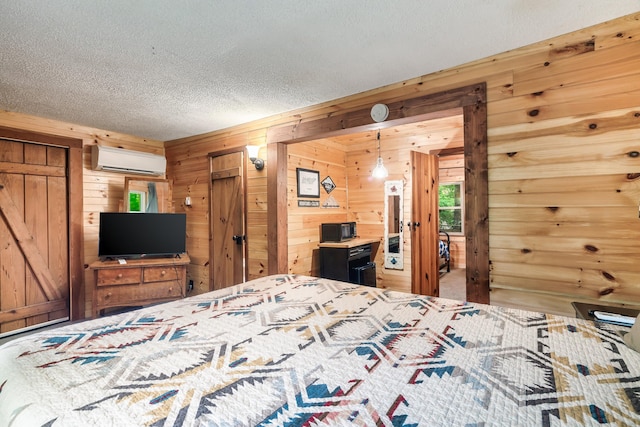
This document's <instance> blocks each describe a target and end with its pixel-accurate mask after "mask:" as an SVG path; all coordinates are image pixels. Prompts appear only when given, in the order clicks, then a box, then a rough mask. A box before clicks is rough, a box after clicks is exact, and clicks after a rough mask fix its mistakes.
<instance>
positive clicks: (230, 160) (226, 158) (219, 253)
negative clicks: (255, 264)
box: [209, 152, 246, 290]
mask: <svg viewBox="0 0 640 427" xmlns="http://www.w3.org/2000/svg"><path fill="white" fill-rule="evenodd" d="M243 164H244V157H243V153H242V152H236V153H231V154H225V155H221V156H216V157H212V158H211V210H210V211H211V257H212V260H211V265H212V271H211V281H210V283H209V288H210V289H211V290H214V289H221V288H225V287H227V286H231V285H235V284H237V283H242V282H243V281H244V278H245V274H244V272H245V262H244V260H245V253H246V237H245V236H246V233H245V220H244V179H243Z"/></svg>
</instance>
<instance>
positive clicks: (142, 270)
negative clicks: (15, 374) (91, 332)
mask: <svg viewBox="0 0 640 427" xmlns="http://www.w3.org/2000/svg"><path fill="white" fill-rule="evenodd" d="M189 262H190V259H189V256H188V255H187V254H182V256H181V257H179V258H166V257H165V258H142V259H128V260H127V262H126V264H120V263H119V262H118V261H117V260H103V261H102V260H99V261H95V262H93V263H92V264H91V265H90V266H89V268H91V269H92V270H93V271H94V279H95V281H94V286H93V307H92V308H93V317H99V316H100V314H101V313H102V312H103V310H104V309H105V308H114V307H132V306H142V305H148V304H155V303H158V302H163V301H171V300H174V299H179V298H184V297H185V296H186V289H187V286H186V282H187V265H188V264H189Z"/></svg>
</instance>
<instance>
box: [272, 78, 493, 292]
mask: <svg viewBox="0 0 640 427" xmlns="http://www.w3.org/2000/svg"><path fill="white" fill-rule="evenodd" d="M380 98H382V99H381V100H380V101H383V102H384V95H383V94H381V95H380ZM395 99H397V97H395ZM387 106H388V107H389V111H390V113H389V117H388V119H387V121H385V122H383V123H371V118H370V117H369V110H370V106H367V107H364V108H362V109H360V110H357V111H348V112H344V113H341V114H338V113H333V114H330V115H328V117H324V118H320V119H316V120H308V121H299V122H296V123H295V124H290V125H284V126H278V127H274V128H270V129H268V131H267V143H268V147H269V156H268V157H269V161H270V163H272V164H274V163H275V164H277V165H278V167H279V168H281V169H280V170H278V171H276V170H274V171H273V173H272V171H271V170H269V174H268V182H267V186H268V189H269V194H272V195H274V197H270V199H269V201H268V214H269V215H268V227H269V230H272V233H273V236H274V237H276V238H274V239H269V242H268V244H269V248H268V250H269V254H270V263H269V272H270V273H278V272H282V273H284V272H286V262H282V261H283V260H285V261H286V254H287V245H288V235H287V229H286V228H287V222H286V203H287V199H286V192H281V191H278V189H279V188H280V187H282V183H283V182H286V145H287V144H290V143H296V142H302V141H309V140H314V139H321V138H327V137H332V136H337V135H346V134H350V133H357V132H362V131H370V130H373V129H378V128H380V127H381V126H383V127H385V128H390V127H393V126H397V125H399V124H406V123H416V122H420V121H424V120H428V119H431V118H437V117H444V116H448V115H451V114H452V112H451V111H452V110H455V109H462V113H463V121H464V154H465V160H464V163H465V168H464V169H465V183H466V185H465V219H464V222H465V230H466V233H465V248H466V267H467V268H466V287H467V292H466V294H467V300H468V301H472V302H481V303H489V230H488V174H487V169H488V168H487V126H486V122H487V111H486V84H485V83H479V84H476V85H470V86H465V87H462V88H458V89H451V90H448V91H445V92H440V93H434V94H429V95H422V96H419V97H415V98H410V99H405V100H401V101H394V102H389V103H388V104H387ZM345 124H348V126H345ZM319 129H321V130H319ZM283 164H284V165H285V166H284V170H282V168H283V166H282V165H283ZM276 172H277V173H276ZM283 177H284V178H283ZM283 214H284V215H283ZM272 258H273V259H277V260H278V263H274V264H272V263H271V259H272ZM283 267H284V268H283Z"/></svg>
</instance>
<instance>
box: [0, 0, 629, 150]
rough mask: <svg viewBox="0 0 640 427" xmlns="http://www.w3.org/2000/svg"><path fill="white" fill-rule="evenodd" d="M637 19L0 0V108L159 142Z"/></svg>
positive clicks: (140, 0)
mask: <svg viewBox="0 0 640 427" xmlns="http://www.w3.org/2000/svg"><path fill="white" fill-rule="evenodd" d="M638 10H640V2H639V1H638V0H579V1H578V0H574V1H569V0H564V1H558V0H538V1H525V0H483V1H478V0H429V1H427V0H395V1H390V0H323V1H320V0H297V1H295V0H224V1H222V0H218V1H213V0H184V1H176V0H135V1H134V0H109V1H101V0H47V1H41V0H15V1H8V0H5V1H1V2H0V109H3V110H8V111H15V112H20V113H26V114H31V115H36V116H40V117H46V118H52V119H57V120H62V121H66V122H70V123H74V124H79V125H85V126H91V127H96V128H100V129H106V130H110V131H117V132H123V133H128V134H132V135H136V136H141V137H146V138H152V139H158V140H170V139H175V138H180V137H185V136H191V135H195V134H200V133H205V132H210V131H213V130H218V129H223V128H226V127H229V126H233V125H236V124H240V123H245V122H248V121H252V120H256V119H259V118H263V117H267V116H272V115H275V114H278V113H282V112H287V111H291V110H294V109H298V108H302V107H306V106H310V105H314V104H318V103H321V102H325V101H329V100H332V99H336V98H340V97H343V96H347V95H351V94H354V93H358V92H362V91H366V90H369V89H373V88H377V87H380V86H384V85H387V84H391V83H396V82H399V81H402V80H406V79H410V78H413V77H418V76H420V75H424V74H428V73H431V72H434V71H438V70H442V69H446V68H450V67H453V66H456V65H460V64H463V63H466V62H469V61H473V60H476V59H480V58H483V57H486V56H490V55H493V54H496V53H500V52H504V51H507V50H511V49H514V48H517V47H520V46H524V45H527V44H530V43H533V42H536V41H540V40H545V39H547V38H551V37H554V36H557V35H561V34H565V33H568V32H571V31H575V30H577V29H580V28H584V27H588V26H591V25H594V24H597V23H600V22H604V21H607V20H610V19H613V18H617V17H620V16H623V15H627V14H630V13H633V12H637V11H638Z"/></svg>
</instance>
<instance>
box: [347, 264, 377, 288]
mask: <svg viewBox="0 0 640 427" xmlns="http://www.w3.org/2000/svg"><path fill="white" fill-rule="evenodd" d="M351 271H352V273H353V275H354V277H353V280H351V282H353V283H357V284H359V285H365V286H372V287H374V288H375V287H376V263H375V262H368V263H366V264H364V265H361V266H358V267H353V268H352V270H351Z"/></svg>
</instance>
